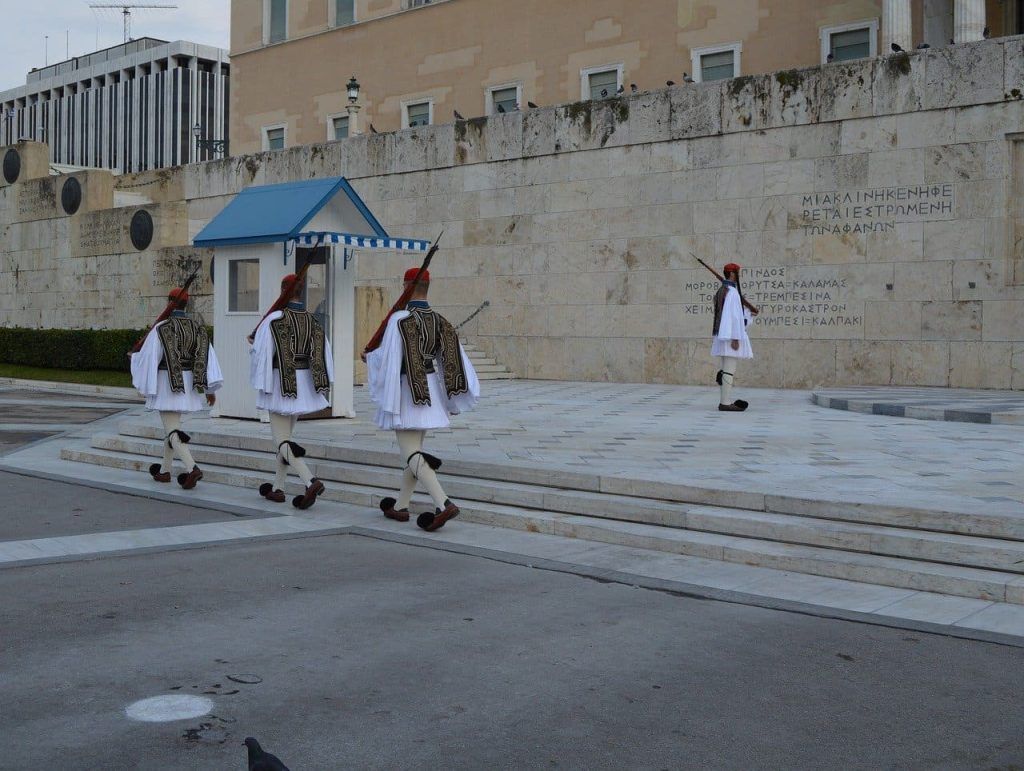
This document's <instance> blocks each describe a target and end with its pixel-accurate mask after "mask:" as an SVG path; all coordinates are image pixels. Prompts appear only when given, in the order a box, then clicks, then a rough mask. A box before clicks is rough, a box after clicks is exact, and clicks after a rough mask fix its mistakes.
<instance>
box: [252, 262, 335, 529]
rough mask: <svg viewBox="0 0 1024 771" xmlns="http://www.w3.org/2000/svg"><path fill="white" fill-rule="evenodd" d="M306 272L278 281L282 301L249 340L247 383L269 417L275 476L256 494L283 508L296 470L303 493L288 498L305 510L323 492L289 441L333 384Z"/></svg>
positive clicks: (324, 405) (327, 348) (328, 350)
mask: <svg viewBox="0 0 1024 771" xmlns="http://www.w3.org/2000/svg"><path fill="white" fill-rule="evenodd" d="M304 284H305V270H303V271H300V273H299V274H298V275H296V274H294V273H292V274H289V275H287V276H285V277H284V278H283V279H282V280H281V296H280V297H279V298H278V300H277V302H275V303H274V305H273V306H271V309H270V311H269V312H268V313H267V315H266V316H264V317H263V320H262V321H261V322H260V323H259V326H257V327H256V331H255V332H254V333H253V336H252V337H251V338H250V341H251V342H252V350H251V351H250V369H249V375H250V377H249V379H250V382H251V384H252V387H253V388H255V389H256V392H257V396H256V406H257V407H258V408H260V409H263V410H266V411H267V412H269V413H270V431H271V434H272V435H273V438H274V446H275V447H276V457H277V473H276V475H275V476H274V481H273V483H270V482H265V483H264V484H262V485H260V495H262V496H263V497H264V498H266V499H267V500H269V501H274V502H275V503H283V502H284V500H285V494H284V487H285V482H286V481H287V479H288V470H289V469H291V470H292V471H294V472H295V473H296V474H297V475H298V476H299V478H300V479H301V480H302V483H303V484H304V485H305V491H304V492H303V493H302V495H297V496H295V498H293V499H292V505H294V506H295V507H296V508H298V509H308V508H309V507H310V506H312V505H313V504H314V503H316V499H317V497H318V496H319V495H321V494H322V493H323V492H324V483H323V482H321V481H320V480H319V479H316V478H315V477H314V476H313V475H312V473H311V472H310V470H309V466H307V465H306V462H305V461H304V460H303V459H302V458H303V456H304V455H305V454H306V451H305V449H304V448H303V447H301V446H300V445H299V444H297V443H296V442H294V441H292V434H293V433H294V431H295V423H296V421H297V420H298V418H299V416H300V415H308V414H310V413H313V412H319V411H320V410H322V409H325V408H327V407H329V406H330V403H329V402H328V400H327V397H328V396H329V395H330V392H331V383H332V382H333V381H334V358H333V356H332V355H331V343H330V341H329V340H328V339H327V336H326V335H325V334H324V328H323V326H322V325H321V324H320V322H319V321H318V320H317V318H316V316H314V315H313V314H312V313H310V312H309V311H307V310H306V306H305V303H304V302H303V301H302V299H301V298H302V293H303V292H302V290H303V287H304Z"/></svg>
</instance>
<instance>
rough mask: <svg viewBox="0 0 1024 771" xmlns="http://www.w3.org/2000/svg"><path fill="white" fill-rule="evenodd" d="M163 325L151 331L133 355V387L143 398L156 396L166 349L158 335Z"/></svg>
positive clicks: (158, 325)
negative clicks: (161, 363)
mask: <svg viewBox="0 0 1024 771" xmlns="http://www.w3.org/2000/svg"><path fill="white" fill-rule="evenodd" d="M162 323H164V322H161V324H162ZM161 324H157V325H156V326H155V327H153V328H152V329H151V330H150V331H149V334H147V335H146V340H145V342H143V344H142V348H140V349H139V350H138V352H137V353H134V354H132V359H131V370H132V385H133V386H134V387H135V390H137V391H138V392H139V393H140V394H142V395H143V396H155V395H156V390H157V377H158V371H159V368H160V361H161V360H162V359H163V357H164V347H163V344H162V343H161V342H160V335H159V334H157V329H159V327H160V326H161Z"/></svg>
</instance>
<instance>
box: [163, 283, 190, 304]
mask: <svg viewBox="0 0 1024 771" xmlns="http://www.w3.org/2000/svg"><path fill="white" fill-rule="evenodd" d="M167 299H168V301H169V302H172V303H178V304H179V305H184V304H185V303H187V302H188V292H186V291H185V290H184V289H182V288H181V287H180V286H176V287H174V289H172V290H171V291H170V292H168V293H167Z"/></svg>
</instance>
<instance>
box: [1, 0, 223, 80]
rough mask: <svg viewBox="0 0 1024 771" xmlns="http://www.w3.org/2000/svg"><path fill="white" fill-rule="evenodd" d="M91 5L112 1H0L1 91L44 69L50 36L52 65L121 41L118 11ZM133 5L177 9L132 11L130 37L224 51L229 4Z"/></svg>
mask: <svg viewBox="0 0 1024 771" xmlns="http://www.w3.org/2000/svg"><path fill="white" fill-rule="evenodd" d="M125 1H126V2H130V0H125ZM90 2H99V3H110V2H111V0H0V91H5V90H6V89H9V88H15V87H16V86H22V85H24V84H25V75H26V74H27V73H28V71H29V70H30V69H32V68H33V67H42V66H44V65H45V64H46V62H47V55H46V49H47V44H46V41H45V36H46V35H49V36H50V39H49V43H48V48H49V56H48V59H49V63H50V64H54V63H56V62H60V61H64V60H65V59H67V58H68V56H66V55H65V52H66V51H67V52H70V55H71V56H80V55H82V54H85V53H89V52H90V51H95V50H97V49H99V48H106V47H108V46H112V45H117V44H118V43H121V42H123V41H124V17H123V15H122V13H121V11H120V10H117V9H113V8H105V9H97V10H93V9H92V8H90V7H89V4H90ZM114 2H116V0H114ZM137 2H140V3H150V2H155V3H160V4H167V5H177V6H178V7H177V8H175V9H169V10H154V9H137V10H135V11H133V12H132V37H155V38H160V39H161V40H189V41H191V42H194V43H206V44H208V45H215V46H220V47H221V48H227V47H228V38H229V32H228V30H229V26H230V24H229V22H230V15H231V0H137ZM69 30H70V33H69ZM66 42H67V43H68V45H66Z"/></svg>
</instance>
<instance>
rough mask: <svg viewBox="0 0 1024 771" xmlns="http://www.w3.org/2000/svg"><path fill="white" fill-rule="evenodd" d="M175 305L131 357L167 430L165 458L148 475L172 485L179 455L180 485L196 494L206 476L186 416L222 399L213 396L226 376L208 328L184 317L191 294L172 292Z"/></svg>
mask: <svg viewBox="0 0 1024 771" xmlns="http://www.w3.org/2000/svg"><path fill="white" fill-rule="evenodd" d="M167 299H168V301H169V302H171V303H173V304H174V305H175V308H176V309H175V310H174V311H172V312H171V314H170V316H169V317H168V318H167V319H166V320H164V321H160V322H158V323H157V324H155V325H154V326H153V328H152V329H151V330H150V331H149V334H147V335H146V339H145V342H144V343H143V344H142V348H140V349H139V351H138V352H137V353H134V354H132V357H131V370H132V385H133V386H135V388H136V389H137V390H138V392H139V393H140V394H142V395H143V396H145V397H146V408H147V409H150V410H156V411H157V412H159V413H160V420H161V421H162V422H163V425H164V434H165V439H164V458H163V462H162V463H154V464H153V465H151V466H150V467H149V473H150V475H151V476H152V477H153V479H155V480H156V481H157V482H170V481H171V470H172V468H171V467H172V465H173V463H174V456H175V455H177V456H178V458H179V459H180V460H181V462H182V463H184V464H185V471H183V472H182V473H181V474H178V484H179V485H181V486H182V487H183V488H184V489H186V490H191V489H192V488H194V487H195V486H196V484H197V483H198V482H199V480H200V479H202V478H203V472H202V471H201V470H200V469H199V466H197V465H196V463H195V461H194V460H193V459H192V453H190V452H189V450H188V443H189V436H188V434H186V433H185V432H184V431H182V430H181V416H182V414H183V413H186V412H200V411H202V410H205V409H207V408H208V407H210V406H212V405H213V404H214V402H215V401H216V400H217V397H216V396H214V391H216V390H217V389H218V388H220V387H221V384H222V383H223V382H224V377H223V376H222V375H221V372H220V365H219V364H218V363H217V354H216V353H214V350H213V346H212V345H210V337H209V335H208V334H207V332H206V328H205V327H204V326H203V325H202V324H200V323H199V322H198V321H196V320H195V319H193V318H190V317H189V315H188V314H187V313H186V312H185V308H186V307H187V306H188V292H186V291H185V290H184V289H172V290H171V292H170V294H169V295H168V297H167Z"/></svg>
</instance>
